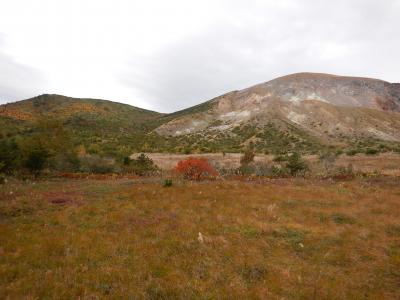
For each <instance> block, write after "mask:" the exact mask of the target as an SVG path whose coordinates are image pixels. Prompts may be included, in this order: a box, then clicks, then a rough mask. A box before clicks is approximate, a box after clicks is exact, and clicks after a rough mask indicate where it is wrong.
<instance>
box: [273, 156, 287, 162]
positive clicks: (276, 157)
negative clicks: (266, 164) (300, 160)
mask: <svg viewBox="0 0 400 300" xmlns="http://www.w3.org/2000/svg"><path fill="white" fill-rule="evenodd" d="M288 159H289V157H288V156H287V155H277V156H275V157H274V159H273V161H276V162H281V161H287V160H288Z"/></svg>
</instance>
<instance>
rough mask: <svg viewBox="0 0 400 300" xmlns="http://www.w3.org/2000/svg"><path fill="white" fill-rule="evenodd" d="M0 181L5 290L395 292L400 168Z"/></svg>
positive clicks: (290, 295) (205, 295)
mask: <svg viewBox="0 0 400 300" xmlns="http://www.w3.org/2000/svg"><path fill="white" fill-rule="evenodd" d="M1 188H2V190H1V191H0V199H1V200H0V298H2V299H8V298H9V299H20V298H27V299H49V298H51V299H77V298H82V299H98V298H114V299H121V298H124V299H126V298H131V299H399V298H400V271H399V270H400V222H399V217H400V185H399V181H398V179H395V178H386V179H382V178H375V179H356V180H353V181H347V182H331V181H317V180H302V179H296V180H293V179H277V180H266V181H262V182H261V181H260V182H239V181H223V182H221V181H215V182H203V183H190V182H174V185H173V186H172V187H170V188H164V187H162V184H161V182H159V181H158V179H150V180H148V181H142V182H139V181H138V180H129V179H114V180H111V179H107V180H101V181H99V180H90V179H80V180H76V179H62V180H52V181H42V182H37V183H36V184H32V183H20V182H11V183H9V184H7V185H5V186H3V187H1ZM199 233H201V235H199Z"/></svg>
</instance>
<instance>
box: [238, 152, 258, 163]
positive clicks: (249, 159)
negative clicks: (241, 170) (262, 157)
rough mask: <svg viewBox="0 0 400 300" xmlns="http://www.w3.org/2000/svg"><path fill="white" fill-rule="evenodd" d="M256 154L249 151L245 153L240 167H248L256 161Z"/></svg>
mask: <svg viewBox="0 0 400 300" xmlns="http://www.w3.org/2000/svg"><path fill="white" fill-rule="evenodd" d="M254 156H255V154H254V152H253V151H252V150H247V151H245V152H244V154H243V156H242V157H241V158H240V165H242V166H244V165H248V164H249V163H251V162H253V161H254Z"/></svg>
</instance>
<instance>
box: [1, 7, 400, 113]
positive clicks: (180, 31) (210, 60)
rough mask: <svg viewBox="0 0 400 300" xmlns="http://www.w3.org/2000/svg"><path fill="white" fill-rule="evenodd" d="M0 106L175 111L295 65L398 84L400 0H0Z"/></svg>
mask: <svg viewBox="0 0 400 300" xmlns="http://www.w3.org/2000/svg"><path fill="white" fill-rule="evenodd" d="M0 7H1V8H0V104H1V103H6V102H12V101H17V100H22V99H26V98H30V97H33V96H37V95H40V94H44V93H48V94H61V95H66V96H71V97H82V98H84V97H88V98H89V97H90V98H99V99H107V100H112V101H117V102H122V103H128V104H131V105H134V106H138V107H142V108H146V109H151V110H156V111H159V112H172V111H176V110H179V109H184V108H187V107H190V106H192V105H196V104H199V103H201V102H204V101H207V100H209V99H211V98H214V97H216V96H218V95H221V94H224V93H226V92H229V91H232V90H239V89H243V88H246V87H249V86H252V85H255V84H257V83H261V82H266V81H269V80H271V79H273V78H276V77H279V76H283V75H287V74H291V73H296V72H322V73H331V74H337V75H348V76H363V77H372V78H379V79H382V80H386V81H390V82H400V17H399V16H400V0H381V1H377V0H335V1H329V0H324V1H322V0H302V1H298V0H279V1H277V0H263V1H261V0H247V1H244V0H243V1H238V0H198V1H194V0H168V1H162V0H159V1H156V0H146V1H139V0H108V1H106V0H48V1H46V0H36V1H32V0H0Z"/></svg>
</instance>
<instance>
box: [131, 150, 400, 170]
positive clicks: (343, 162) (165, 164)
mask: <svg viewBox="0 0 400 300" xmlns="http://www.w3.org/2000/svg"><path fill="white" fill-rule="evenodd" d="M137 155H138V154H133V155H132V158H136V156H137ZM146 155H148V156H149V157H150V158H151V159H152V160H153V161H154V163H155V164H156V165H157V166H158V167H159V168H161V169H163V170H171V169H173V168H174V167H175V166H176V165H177V163H178V162H179V161H180V160H184V159H187V158H188V157H203V158H206V159H208V160H209V161H210V162H211V163H213V164H214V165H215V164H217V165H219V166H220V167H223V168H238V167H239V166H240V158H241V157H242V156H243V154H240V153H226V154H225V155H223V154H222V153H207V154H165V153H147V154H146ZM273 158H274V156H273V155H265V154H257V155H256V156H255V158H254V161H255V162H260V163H267V164H271V163H273ZM304 159H305V161H306V162H307V163H308V164H309V165H310V166H311V168H312V170H313V171H314V172H319V171H320V172H323V170H322V164H321V162H320V160H319V158H318V156H317V155H306V156H304ZM349 164H352V166H353V168H354V170H355V171H360V172H364V173H372V172H374V171H378V172H379V173H380V174H382V175H390V176H400V154H396V153H390V152H388V153H382V154H379V155H373V156H371V155H365V154H357V155H354V156H347V155H341V156H340V157H339V158H338V159H337V160H336V161H335V163H334V166H336V167H340V166H342V167H347V166H348V165H349Z"/></svg>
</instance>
